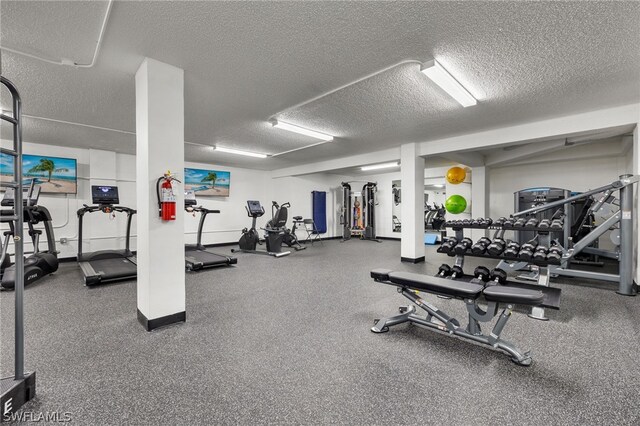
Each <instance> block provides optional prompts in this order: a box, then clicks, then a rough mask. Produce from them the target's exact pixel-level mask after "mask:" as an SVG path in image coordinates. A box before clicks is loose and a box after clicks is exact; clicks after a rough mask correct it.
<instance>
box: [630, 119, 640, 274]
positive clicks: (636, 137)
mask: <svg viewBox="0 0 640 426" xmlns="http://www.w3.org/2000/svg"><path fill="white" fill-rule="evenodd" d="M639 118H640V117H639ZM631 151H632V152H633V174H634V175H638V174H640V120H639V121H638V125H637V126H636V128H635V130H634V131H633V148H632V149H631ZM635 186H636V191H635V200H634V204H633V205H634V207H635V209H636V220H635V224H634V228H633V229H634V234H635V236H636V238H635V244H634V246H635V248H634V249H635V251H636V256H635V259H636V265H635V267H636V283H637V284H638V285H640V247H638V245H639V244H640V243H638V235H640V229H639V228H640V188H638V187H639V186H640V184H636V185H635Z"/></svg>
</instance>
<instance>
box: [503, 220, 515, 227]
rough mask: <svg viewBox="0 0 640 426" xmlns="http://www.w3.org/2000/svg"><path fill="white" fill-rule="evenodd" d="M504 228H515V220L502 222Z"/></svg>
mask: <svg viewBox="0 0 640 426" xmlns="http://www.w3.org/2000/svg"><path fill="white" fill-rule="evenodd" d="M502 226H503V227H505V228H513V219H505V220H504V222H502Z"/></svg>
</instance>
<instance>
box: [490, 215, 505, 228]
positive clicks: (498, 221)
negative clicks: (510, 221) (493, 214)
mask: <svg viewBox="0 0 640 426" xmlns="http://www.w3.org/2000/svg"><path fill="white" fill-rule="evenodd" d="M506 220H507V218H506V217H504V216H502V217H500V218H498V219H496V220H494V221H493V224H494V225H495V226H502V225H504V222H505V221H506Z"/></svg>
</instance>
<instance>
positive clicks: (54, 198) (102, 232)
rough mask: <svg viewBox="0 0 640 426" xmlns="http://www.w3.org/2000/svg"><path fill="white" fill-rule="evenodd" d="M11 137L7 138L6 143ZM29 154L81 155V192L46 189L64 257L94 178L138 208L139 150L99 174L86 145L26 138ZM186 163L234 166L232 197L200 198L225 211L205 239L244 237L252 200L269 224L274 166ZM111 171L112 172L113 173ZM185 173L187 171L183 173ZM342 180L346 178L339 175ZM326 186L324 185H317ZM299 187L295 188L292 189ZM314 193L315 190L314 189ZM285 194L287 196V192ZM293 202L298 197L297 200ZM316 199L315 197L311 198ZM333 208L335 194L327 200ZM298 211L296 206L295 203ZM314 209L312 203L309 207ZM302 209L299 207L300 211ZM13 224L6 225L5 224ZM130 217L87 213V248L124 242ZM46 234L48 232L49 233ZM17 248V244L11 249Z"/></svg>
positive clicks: (190, 224)
mask: <svg viewBox="0 0 640 426" xmlns="http://www.w3.org/2000/svg"><path fill="white" fill-rule="evenodd" d="M4 142H6V141H3V143H4ZM23 150H24V153H25V154H36V155H51V156H56V157H67V158H75V159H77V163H78V193H77V195H74V194H41V195H40V204H42V205H43V206H45V207H46V208H47V209H49V211H50V212H51V217H52V222H53V227H54V233H55V237H56V244H57V248H58V250H59V251H60V254H59V257H61V258H65V257H75V255H76V254H77V250H78V218H77V215H76V211H77V210H78V209H80V208H81V207H82V205H83V204H91V187H90V186H91V183H90V181H91V180H93V181H94V183H95V182H96V181H107V182H113V183H115V184H116V185H117V186H118V192H119V195H120V204H121V205H124V206H127V207H131V208H134V209H135V208H136V188H135V186H136V184H135V175H136V161H135V156H133V155H128V154H116V155H115V171H110V172H106V171H105V170H109V169H111V168H110V167H105V168H99V170H96V169H98V167H94V170H93V172H94V174H93V175H92V170H91V166H90V164H91V156H92V154H91V152H90V151H91V150H89V149H80V148H67V147H59V146H51V145H42V144H33V143H28V142H25V143H24V144H23ZM99 155H100V153H99V152H98V153H96V152H94V153H93V157H94V162H93V163H94V166H95V165H96V164H99V161H95V158H96V157H97V156H99ZM185 167H194V168H207V169H217V170H226V171H230V172H231V187H230V196H229V197H200V198H198V203H199V204H201V205H203V206H204V207H207V208H210V209H218V210H220V211H221V213H220V214H211V215H209V216H208V217H207V221H206V222H205V228H204V232H203V243H204V244H213V243H228V242H235V241H237V240H238V239H239V238H240V234H241V230H242V228H244V227H248V226H250V225H251V218H249V217H248V216H247V214H246V210H245V209H244V206H245V205H246V202H247V200H249V199H255V200H260V201H261V202H262V203H263V204H264V206H265V210H267V213H266V214H265V215H264V216H263V218H261V219H259V220H258V225H259V226H264V224H265V223H266V221H267V220H268V219H269V218H270V217H271V213H270V205H271V200H272V199H275V198H273V196H272V187H273V185H272V184H271V182H270V178H269V172H264V171H256V170H249V169H241V168H235V167H224V166H216V165H213V164H204V163H188V162H187V163H185ZM108 174H110V176H107V175H108ZM179 176H180V178H182V177H183V176H182V172H180V173H179ZM337 182H338V185H339V183H340V181H339V177H338V178H337ZM316 189H320V190H323V189H322V188H316ZM292 192H293V191H292ZM309 197H310V195H309ZM281 198H282V197H281ZM292 204H293V203H292ZM309 204H310V201H309ZM327 204H328V206H327V209H329V197H328V201H327ZM294 211H295V209H294ZM309 211H310V207H309ZM296 214H297V213H296ZM198 221H199V217H195V218H194V217H191V216H190V215H189V214H187V216H186V217H185V233H186V242H187V243H192V242H195V240H196V232H197V229H198ZM289 225H290V222H289ZM5 228H6V229H8V226H6V225H2V229H3V230H4V229H5ZM125 229H126V220H125V215H123V214H118V215H116V218H115V219H113V222H111V220H110V219H109V217H108V216H107V215H106V214H103V213H92V214H90V215H85V220H84V234H85V237H84V238H83V239H84V243H83V250H84V251H85V252H89V251H95V250H103V249H110V248H111V249H113V248H124V240H125V237H124V236H125ZM131 234H132V238H131V248H132V249H133V250H135V248H136V219H135V216H134V219H133V223H132V230H131ZM43 237H44V236H43ZM61 239H66V240H67V241H68V242H67V243H66V244H61V242H60V240H61ZM45 241H46V240H45V239H44V238H43V241H42V242H41V248H43V247H45V245H44V244H45ZM25 250H29V251H30V250H32V246H31V244H30V243H28V244H26V245H25ZM10 251H11V250H10Z"/></svg>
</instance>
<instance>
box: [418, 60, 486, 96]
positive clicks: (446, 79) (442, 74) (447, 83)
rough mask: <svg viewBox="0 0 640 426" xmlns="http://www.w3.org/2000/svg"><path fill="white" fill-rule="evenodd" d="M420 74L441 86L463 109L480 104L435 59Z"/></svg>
mask: <svg viewBox="0 0 640 426" xmlns="http://www.w3.org/2000/svg"><path fill="white" fill-rule="evenodd" d="M420 72H422V73H423V74H424V75H426V76H427V77H429V78H430V79H431V81H433V82H434V83H435V84H437V85H438V86H440V88H441V89H442V90H444V91H445V92H447V93H448V94H449V95H450V96H451V97H452V98H453V99H455V100H456V101H458V102H459V103H460V105H462V106H463V107H465V108H466V107H469V106H473V105H475V104H477V103H478V101H476V99H475V98H474V97H473V96H471V93H469V92H468V91H467V89H465V88H464V87H463V86H462V84H460V83H458V81H457V80H456V79H455V78H453V77H452V76H451V74H449V73H448V72H447V70H445V69H444V68H443V67H442V65H440V64H439V63H438V61H436V60H435V59H434V60H432V61H429V62H425V63H424V64H422V67H421V69H420Z"/></svg>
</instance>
